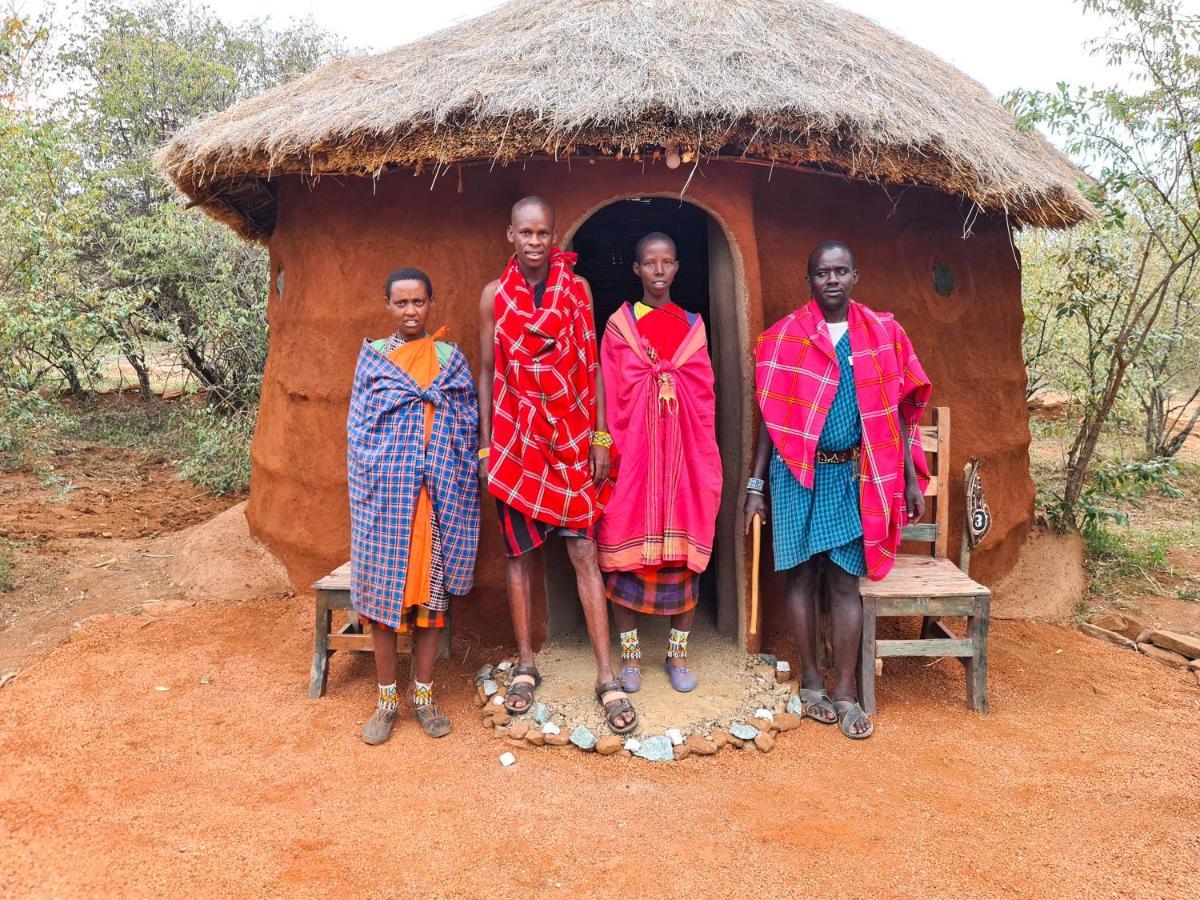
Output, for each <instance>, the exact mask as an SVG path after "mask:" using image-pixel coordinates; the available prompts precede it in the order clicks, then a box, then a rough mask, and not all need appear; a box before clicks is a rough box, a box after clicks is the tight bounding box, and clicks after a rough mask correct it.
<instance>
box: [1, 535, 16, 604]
mask: <svg viewBox="0 0 1200 900" xmlns="http://www.w3.org/2000/svg"><path fill="white" fill-rule="evenodd" d="M16 585H17V582H16V579H15V577H14V576H13V555H12V547H10V546H9V545H8V544H7V543H5V542H3V541H0V594H7V593H8V592H9V591H11V590H12V589H13V588H14V587H16Z"/></svg>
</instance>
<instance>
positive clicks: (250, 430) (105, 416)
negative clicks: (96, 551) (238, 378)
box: [0, 392, 257, 502]
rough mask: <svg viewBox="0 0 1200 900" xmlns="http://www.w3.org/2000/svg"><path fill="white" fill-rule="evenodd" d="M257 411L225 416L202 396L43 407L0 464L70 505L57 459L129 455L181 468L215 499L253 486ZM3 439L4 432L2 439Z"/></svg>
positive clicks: (127, 396) (114, 398) (28, 416)
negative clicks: (110, 451) (93, 451)
mask: <svg viewBox="0 0 1200 900" xmlns="http://www.w3.org/2000/svg"><path fill="white" fill-rule="evenodd" d="M256 413H257V410H256V409H255V408H253V407H252V408H249V409H245V410H240V411H236V412H231V413H227V412H223V411H220V410H217V409H215V408H213V407H211V406H209V405H207V404H205V403H203V402H202V401H201V400H200V399H199V398H198V397H194V396H193V397H187V396H185V397H182V398H179V399H174V400H163V399H162V398H160V397H153V398H151V399H149V400H147V399H144V398H143V397H141V396H140V395H138V394H134V393H130V392H126V393H122V394H107V395H103V396H100V397H89V398H85V399H83V400H69V399H63V400H61V401H54V402H46V403H43V404H42V405H41V406H39V407H38V408H37V409H36V410H32V411H28V412H26V413H23V415H22V418H21V420H20V425H21V429H20V434H19V440H18V436H17V434H16V433H15V432H14V436H13V438H12V440H11V441H10V442H9V444H8V445H7V449H8V450H9V451H10V452H5V451H6V445H5V443H4V441H3V440H0V457H3V459H4V461H5V463H6V464H8V465H9V466H10V467H11V468H24V469H26V470H28V471H32V472H34V473H35V474H37V475H38V476H39V477H40V478H41V479H42V483H43V484H44V485H45V486H46V487H47V488H51V489H53V490H54V491H55V494H56V497H57V499H59V500H62V501H64V502H65V501H66V499H67V498H68V496H69V494H70V492H71V491H72V490H74V487H75V486H74V484H72V483H71V481H70V480H68V479H66V478H64V477H63V476H62V474H61V473H60V472H58V471H56V469H55V457H56V456H57V455H59V454H61V453H65V452H68V451H69V450H71V449H73V448H78V447H79V446H81V445H83V446H89V445H90V446H101V447H111V448H115V449H118V450H127V451H129V452H130V453H137V454H140V455H141V456H143V457H145V458H148V459H153V460H156V461H160V462H167V463H170V464H171V465H174V466H176V467H178V468H179V471H180V474H181V476H182V477H184V478H186V479H188V480H189V481H191V482H192V483H194V484H195V485H197V486H198V487H201V488H204V489H205V490H207V491H210V492H211V493H213V494H216V495H218V496H219V495H223V494H230V493H234V494H236V493H244V492H245V491H247V490H248V489H249V486H250V440H251V438H252V437H253V436H254V425H255V419H256ZM0 438H3V432H0Z"/></svg>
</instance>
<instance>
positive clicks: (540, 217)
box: [508, 203, 555, 269]
mask: <svg viewBox="0 0 1200 900" xmlns="http://www.w3.org/2000/svg"><path fill="white" fill-rule="evenodd" d="M554 239H555V234H554V219H553V218H552V217H551V215H550V212H549V210H547V209H545V208H544V207H542V206H541V205H539V204H537V203H531V204H529V205H527V206H522V207H521V208H520V209H518V210H517V212H516V214H515V215H513V218H512V224H510V225H509V226H508V240H509V242H510V243H511V244H512V245H513V249H514V251H515V252H516V254H517V262H518V263H520V264H521V265H522V266H524V267H525V268H526V269H540V268H541V267H542V266H544V265H546V262H547V260H549V258H550V248H551V247H552V246H553V245H554Z"/></svg>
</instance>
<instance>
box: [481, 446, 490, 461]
mask: <svg viewBox="0 0 1200 900" xmlns="http://www.w3.org/2000/svg"><path fill="white" fill-rule="evenodd" d="M491 455H492V448H491V447H480V448H479V459H480V461H483V460H485V459H487V458H488V457H489V456H491Z"/></svg>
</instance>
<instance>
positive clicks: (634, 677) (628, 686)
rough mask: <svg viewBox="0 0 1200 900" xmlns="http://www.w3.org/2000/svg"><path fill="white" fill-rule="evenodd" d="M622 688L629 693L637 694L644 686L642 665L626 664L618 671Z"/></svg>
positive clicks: (618, 678)
mask: <svg viewBox="0 0 1200 900" xmlns="http://www.w3.org/2000/svg"><path fill="white" fill-rule="evenodd" d="M617 680H618V681H620V682H621V689H622V690H623V691H625V693H627V694H636V693H637V692H638V691H639V690H640V689H641V687H642V669H641V667H640V666H625V667H624V668H623V669H621V671H620V672H618V673H617Z"/></svg>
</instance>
